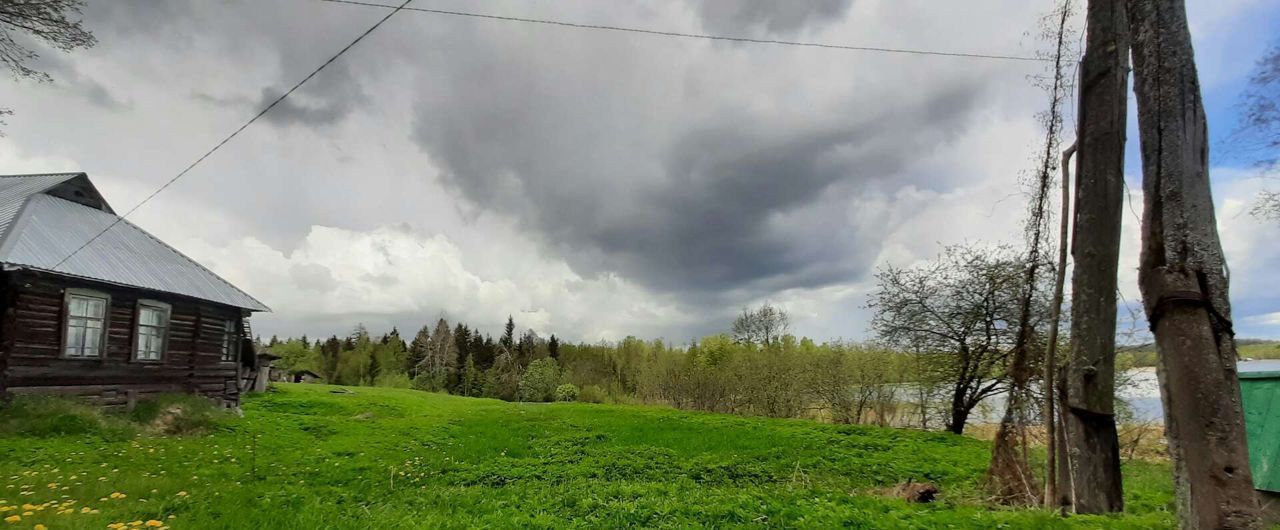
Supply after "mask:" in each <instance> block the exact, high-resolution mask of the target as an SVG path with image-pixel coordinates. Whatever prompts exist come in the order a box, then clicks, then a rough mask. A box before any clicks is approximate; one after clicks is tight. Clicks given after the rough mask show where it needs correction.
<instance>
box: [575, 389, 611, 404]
mask: <svg viewBox="0 0 1280 530" xmlns="http://www.w3.org/2000/svg"><path fill="white" fill-rule="evenodd" d="M605 398H606V396H605V393H604V389H602V388H600V387H599V386H598V385H587V386H584V387H582V391H581V392H578V401H582V402H586V403H604V401H605Z"/></svg>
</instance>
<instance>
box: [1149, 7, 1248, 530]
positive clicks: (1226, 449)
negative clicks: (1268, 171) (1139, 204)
mask: <svg viewBox="0 0 1280 530" xmlns="http://www.w3.org/2000/svg"><path fill="white" fill-rule="evenodd" d="M1129 17H1130V32H1131V34H1132V36H1133V64H1134V92H1135V93H1136V94H1137V103H1138V129H1139V138H1140V139H1141V145H1142V149H1141V151H1142V181H1143V192H1144V200H1145V209H1144V212H1143V219H1142V259H1141V263H1140V266H1139V286H1140V287H1141V289H1142V301H1143V306H1144V308H1145V309H1146V313H1147V322H1148V323H1149V324H1150V326H1151V329H1152V331H1153V333H1154V334H1155V341H1156V352H1157V353H1158V355H1159V364H1158V374H1159V377H1160V396H1161V399H1162V401H1163V402H1164V417H1165V436H1166V437H1168V439H1169V455H1170V457H1171V459H1172V460H1173V467H1174V490H1175V494H1176V505H1177V508H1178V520H1179V523H1180V526H1181V528H1184V529H1202V528H1204V529H1207V528H1214V529H1236V528H1258V527H1259V526H1260V522H1259V509H1258V500H1257V496H1256V493H1255V492H1254V489H1253V478H1252V476H1251V474H1250V472H1249V452H1248V448H1247V444H1246V440H1245V429H1244V413H1243V410H1242V407H1241V404H1240V382H1239V380H1238V379H1237V375H1236V344H1235V340H1234V338H1233V336H1232V335H1233V332H1232V328H1231V304H1230V300H1229V293H1228V289H1227V287H1228V285H1227V263H1226V259H1225V258H1224V256H1223V254H1222V244H1221V242H1220V241H1219V239H1218V228H1217V223H1216V219H1215V216H1214V209H1213V198H1212V196H1211V194H1210V186H1209V142H1208V132H1207V130H1208V125H1207V123H1206V120H1205V114H1204V107H1203V104H1202V103H1201V99H1200V84H1199V80H1198V78H1197V74H1196V66H1195V57H1194V53H1193V51H1192V48H1191V32H1190V30H1189V29H1188V27H1187V14H1186V6H1185V4H1184V3H1183V1H1182V0H1131V1H1130V4H1129Z"/></svg>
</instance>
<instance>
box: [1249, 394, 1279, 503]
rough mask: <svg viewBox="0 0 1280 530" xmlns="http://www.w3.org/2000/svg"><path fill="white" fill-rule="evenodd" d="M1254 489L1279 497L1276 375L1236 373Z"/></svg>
mask: <svg viewBox="0 0 1280 530" xmlns="http://www.w3.org/2000/svg"><path fill="white" fill-rule="evenodd" d="M1240 397H1241V398H1242V400H1243V404H1244V425H1245V431H1246V433H1247V434H1248V438H1249V469H1250V470H1251V471H1252V472H1253V485H1254V487H1255V488H1257V489H1258V490H1261V491H1265V492H1271V493H1273V494H1277V493H1280V371H1265V372H1240Z"/></svg>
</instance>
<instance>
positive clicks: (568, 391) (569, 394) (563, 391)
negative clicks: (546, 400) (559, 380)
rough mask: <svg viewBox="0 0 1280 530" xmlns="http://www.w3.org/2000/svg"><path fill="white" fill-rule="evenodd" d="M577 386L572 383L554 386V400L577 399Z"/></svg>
mask: <svg viewBox="0 0 1280 530" xmlns="http://www.w3.org/2000/svg"><path fill="white" fill-rule="evenodd" d="M577 400H578V387H577V386H574V384H573V383H565V384H563V385H560V386H558V387H556V401H577Z"/></svg>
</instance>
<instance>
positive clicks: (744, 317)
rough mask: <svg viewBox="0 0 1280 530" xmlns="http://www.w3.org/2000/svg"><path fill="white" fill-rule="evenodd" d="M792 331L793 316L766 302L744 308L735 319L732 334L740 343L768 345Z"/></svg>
mask: <svg viewBox="0 0 1280 530" xmlns="http://www.w3.org/2000/svg"><path fill="white" fill-rule="evenodd" d="M790 331H791V317H790V316H789V315H787V312H786V311H785V310H783V309H782V308H779V307H775V306H774V305H773V304H770V303H769V302H765V303H763V304H761V305H760V307H758V308H756V309H748V308H745V307H744V308H742V314H740V315H738V318H736V319H734V320H733V328H732V329H731V334H732V336H733V340H734V341H735V342H738V343H739V344H757V345H760V346H768V345H770V344H773V342H774V341H776V340H778V339H780V338H782V336H783V335H786V334H787V333H788V332H790Z"/></svg>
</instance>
